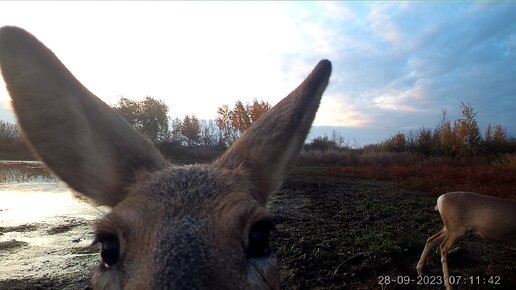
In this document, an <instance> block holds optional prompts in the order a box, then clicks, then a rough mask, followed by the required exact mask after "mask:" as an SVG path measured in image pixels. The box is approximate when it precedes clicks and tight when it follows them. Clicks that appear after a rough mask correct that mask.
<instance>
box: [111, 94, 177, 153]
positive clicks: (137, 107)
mask: <svg viewBox="0 0 516 290" xmlns="http://www.w3.org/2000/svg"><path fill="white" fill-rule="evenodd" d="M113 109H115V111H117V112H118V113H119V114H120V115H121V116H122V117H123V118H124V119H125V120H126V121H127V122H128V123H129V124H130V125H131V126H133V127H134V128H135V129H136V130H137V131H139V132H140V133H141V134H143V135H144V136H145V137H147V138H149V139H150V140H151V141H152V142H154V143H156V142H160V141H163V140H166V139H167V138H168V136H169V130H168V116H167V113H168V106H167V105H166V104H165V102H163V101H162V100H156V99H153V98H151V97H149V96H147V97H146V98H145V99H144V100H143V101H134V100H130V99H128V98H124V97H120V99H119V100H118V103H117V104H116V105H115V106H113Z"/></svg>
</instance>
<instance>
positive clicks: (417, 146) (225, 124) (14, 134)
mask: <svg viewBox="0 0 516 290" xmlns="http://www.w3.org/2000/svg"><path fill="white" fill-rule="evenodd" d="M112 108H113V109H114V110H115V111H117V112H118V113H119V114H120V115H121V116H122V117H123V118H124V119H125V120H126V121H127V122H128V123H129V124H130V125H131V126H133V127H134V128H135V129H136V130H137V131H139V132H140V133H141V134H143V135H144V136H145V137H147V138H149V139H150V140H151V141H152V142H154V143H156V144H158V147H159V148H160V149H163V150H164V151H167V150H168V151H171V150H172V151H174V150H175V151H174V152H170V154H169V155H171V156H172V155H174V154H175V153H176V152H177V148H178V147H181V146H183V147H184V146H187V147H200V148H208V147H209V148H216V151H217V152H220V151H223V150H224V149H225V148H227V146H229V145H230V144H231V143H233V142H234V141H235V140H236V139H237V138H238V137H239V136H240V135H241V134H242V133H243V132H244V131H245V130H246V129H247V128H248V127H249V126H251V124H252V123H253V122H255V121H256V120H258V119H259V118H260V117H261V116H262V115H263V114H265V113H266V112H267V111H268V110H269V109H270V108H271V105H270V104H269V103H268V102H265V101H258V100H256V99H255V100H253V101H252V102H248V103H243V102H242V101H237V102H236V103H235V104H234V105H233V106H232V107H230V106H229V105H222V106H220V107H218V108H217V114H216V118H215V120H200V119H199V118H197V117H196V116H195V114H187V115H185V116H184V117H183V118H175V119H173V120H171V121H170V120H169V117H168V116H167V114H168V111H169V108H168V106H167V105H166V104H165V103H164V102H163V101H162V100H156V99H153V98H151V97H146V98H145V99H144V100H142V101H134V100H130V99H128V98H125V97H120V98H119V100H118V102H117V103H116V104H114V105H113V106H112ZM460 112H461V116H460V117H459V118H458V119H456V120H454V121H451V120H449V118H448V115H447V112H446V111H443V112H442V115H441V119H440V121H439V123H438V124H437V126H436V127H435V128H434V129H430V128H421V129H418V130H415V131H409V132H399V133H397V134H395V135H394V136H392V137H390V138H388V139H387V140H385V141H383V142H379V143H376V144H370V145H365V146H363V148H360V150H362V151H368V152H371V151H375V152H415V153H418V154H421V155H424V156H445V157H448V158H450V159H460V158H469V157H475V156H479V155H493V156H498V155H500V154H502V155H503V154H506V153H516V140H515V139H514V138H512V137H510V136H509V135H508V133H507V130H506V129H505V128H504V127H502V126H501V125H499V124H495V125H491V124H490V125H488V126H487V127H486V128H485V130H484V134H483V135H482V133H481V130H480V127H479V126H478V123H477V121H476V119H475V117H476V114H477V112H476V111H475V110H474V108H473V107H472V106H471V105H469V104H464V103H461V105H460ZM170 148H173V149H170ZM217 148H218V149H217ZM329 149H336V150H342V149H345V150H350V149H352V148H351V146H349V144H347V143H346V142H345V139H344V138H343V137H341V136H339V135H337V134H335V132H334V133H333V136H332V137H331V138H329V137H328V136H322V137H321V136H319V137H316V138H314V139H312V140H311V141H310V142H309V143H308V144H306V145H305V150H316V151H327V150H329ZM0 150H1V151H2V152H4V154H3V155H6V154H5V152H18V153H19V152H22V151H27V149H26V147H25V146H24V145H23V143H22V142H21V138H20V133H19V130H18V127H17V125H15V124H10V123H8V122H5V121H2V120H0ZM217 152H215V153H213V154H212V155H215V154H216V153H217ZM182 153H183V155H185V154H186V153H185V152H182ZM22 155H23V154H22ZM25 155H26V156H30V155H27V154H25ZM25 155H24V156H25ZM9 156H14V157H16V156H17V155H16V154H14V155H12V154H11V155H7V157H9ZM0 157H2V156H0ZM4 158H5V157H4Z"/></svg>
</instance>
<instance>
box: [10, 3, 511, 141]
mask: <svg viewBox="0 0 516 290" xmlns="http://www.w3.org/2000/svg"><path fill="white" fill-rule="evenodd" d="M514 15H516V3H511V2H503V3H502V2H500V3H488V2H452V3H448V2H446V3H445V2H413V3H412V2H272V3H271V2H265V3H263V2H251V3H249V2H237V3H235V2H214V3H211V2H210V3H200V2H196V3H186V2H151V3H147V2H118V1H115V2H108V3H101V2H72V3H60V2H22V3H16V2H0V25H17V26H20V27H23V28H25V29H27V30H29V31H30V32H32V33H33V34H34V35H36V36H37V37H38V38H39V39H40V40H42V41H43V42H44V43H45V44H46V45H47V46H48V47H50V48H51V49H52V50H53V51H54V52H55V53H56V54H57V55H58V56H59V57H60V58H61V60H62V61H63V62H64V63H65V65H67V66H68V68H69V69H70V70H71V71H72V72H73V73H74V74H75V75H76V77H77V78H78V79H79V80H81V81H82V82H83V84H85V85H86V86H87V87H88V88H89V89H90V90H92V91H93V92H94V93H96V94H97V95H98V96H99V97H100V98H102V99H103V100H105V101H106V102H108V103H114V102H116V99H117V97H118V96H120V95H124V96H126V97H129V98H133V99H142V98H144V97H145V96H146V95H149V96H152V97H155V98H159V99H163V100H165V102H166V103H167V104H168V105H169V107H170V110H171V112H170V115H171V117H177V116H180V117H181V116H183V115H184V114H187V113H195V114H196V115H198V116H199V117H200V118H204V119H213V118H214V117H215V113H216V107H217V106H220V105H222V104H233V103H234V102H235V101H236V100H238V99H240V100H243V101H251V100H252V99H253V98H257V99H263V100H267V101H269V102H270V103H272V104H275V103H276V102H278V101H279V100H280V99H281V98H282V97H284V96H286V95H287V94H288V93H289V92H290V90H292V89H293V88H294V87H295V86H296V85H297V84H298V83H299V82H300V81H301V80H302V78H303V77H304V76H306V75H307V74H308V73H309V71H310V70H311V68H312V67H313V66H314V65H315V64H316V63H317V61H318V60H320V59H322V58H328V59H330V60H331V61H332V63H333V66H334V69H333V75H332V78H331V83H330V85H329V87H328V89H327V93H326V94H325V96H324V97H323V101H322V104H321V108H320V110H319V113H318V115H317V118H316V121H315V125H316V126H318V127H317V128H316V129H314V130H313V131H314V132H315V133H316V134H324V133H328V134H331V132H330V131H331V130H332V129H335V130H337V132H340V133H341V135H342V136H343V137H344V138H346V139H347V140H348V141H349V142H350V143H352V144H356V145H364V144H367V143H371V142H376V141H380V140H383V139H386V138H387V137H389V136H391V135H393V134H395V133H397V132H399V131H401V132H405V131H407V130H411V129H418V128H421V127H427V128H433V127H434V126H435V125H436V124H437V122H438V121H439V118H440V115H441V111H442V110H443V109H445V110H447V112H448V116H449V117H450V119H451V120H454V119H456V118H458V117H459V106H460V102H461V101H462V102H464V103H469V104H471V105H472V106H473V107H474V108H475V109H476V110H477V111H478V114H477V120H478V121H479V124H480V126H481V128H482V129H483V128H485V126H487V124H488V123H491V124H501V125H503V126H504V127H505V128H506V129H508V132H509V133H510V134H511V135H513V136H515V135H516V118H515V117H514V115H515V114H514V112H516V55H515V53H516V20H514ZM13 118H14V117H13V115H12V112H11V111H10V109H9V105H8V97H7V96H6V93H5V92H2V91H0V119H8V120H13ZM321 126H323V127H321Z"/></svg>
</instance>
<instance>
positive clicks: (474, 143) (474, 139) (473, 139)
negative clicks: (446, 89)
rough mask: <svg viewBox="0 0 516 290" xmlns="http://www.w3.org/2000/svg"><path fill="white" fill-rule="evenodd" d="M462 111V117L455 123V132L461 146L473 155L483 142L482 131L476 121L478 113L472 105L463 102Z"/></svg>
mask: <svg viewBox="0 0 516 290" xmlns="http://www.w3.org/2000/svg"><path fill="white" fill-rule="evenodd" d="M460 109H461V113H462V116H461V117H460V118H459V119H458V120H457V121H455V125H454V130H455V134H456V136H457V137H458V139H459V141H460V142H461V145H462V146H464V148H465V149H466V152H467V153H468V154H470V155H471V154H474V153H475V151H476V150H477V149H478V146H479V145H480V142H481V141H482V136H481V135H480V129H479V127H478V124H477V120H476V119H475V117H476V115H477V112H475V110H474V109H473V107H472V106H471V105H469V104H467V105H466V104H464V103H463V102H461V106H460Z"/></svg>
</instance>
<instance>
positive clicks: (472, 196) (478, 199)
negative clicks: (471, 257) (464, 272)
mask: <svg viewBox="0 0 516 290" xmlns="http://www.w3.org/2000/svg"><path fill="white" fill-rule="evenodd" d="M436 210H439V214H440V215H441V219H442V220H443V224H444V226H443V228H442V229H441V230H440V231H439V232H438V233H436V234H435V235H433V236H431V237H429V238H428V240H427V242H426V245H425V249H424V250H423V253H422V254H421V258H420V259H419V262H418V263H417V267H416V268H417V271H418V274H419V275H422V274H423V272H422V270H423V266H424V264H425V263H426V259H427V256H428V253H429V252H430V250H431V249H432V248H434V247H435V246H436V245H437V244H440V252H441V263H442V267H443V274H444V279H445V285H446V288H447V289H451V285H450V283H449V282H448V278H449V277H450V274H449V270H448V262H447V254H448V251H449V250H450V249H451V247H452V246H453V245H454V244H455V243H456V242H457V241H458V240H459V239H460V238H461V237H463V236H464V235H465V234H466V233H474V234H477V235H478V236H481V237H484V238H489V239H492V240H497V241H500V242H504V243H507V244H512V245H516V224H515V223H514V221H516V202H514V201H510V200H505V199H499V198H494V197H491V196H485V195H480V194H477V193H472V192H448V193H446V194H443V195H441V196H440V197H439V198H438V199H437V206H436Z"/></svg>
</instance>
